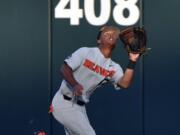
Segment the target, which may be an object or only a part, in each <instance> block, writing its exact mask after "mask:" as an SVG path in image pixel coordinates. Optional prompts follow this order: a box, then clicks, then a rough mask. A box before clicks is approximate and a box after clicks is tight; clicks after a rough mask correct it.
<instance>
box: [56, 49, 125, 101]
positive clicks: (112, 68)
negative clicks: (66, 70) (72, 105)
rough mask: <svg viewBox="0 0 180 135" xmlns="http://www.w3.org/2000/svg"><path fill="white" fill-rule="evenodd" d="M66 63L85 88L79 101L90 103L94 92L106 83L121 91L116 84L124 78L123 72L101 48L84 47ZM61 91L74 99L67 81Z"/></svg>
mask: <svg viewBox="0 0 180 135" xmlns="http://www.w3.org/2000/svg"><path fill="white" fill-rule="evenodd" d="M64 61H65V62H66V63H67V64H68V65H69V66H70V67H71V68H72V70H73V76H74V78H75V79H76V80H77V82H79V83H80V84H81V85H82V86H83V94H82V96H79V97H77V98H78V99H79V100H82V101H84V102H89V98H90V95H91V94H92V93H93V92H94V90H95V89H96V88H97V87H100V86H101V85H102V84H104V83H106V82H111V83H112V84H114V86H115V88H116V89H119V87H117V85H116V84H117V83H118V81H119V79H121V77H122V76H123V70H122V68H121V66H120V65H119V64H117V63H115V62H114V61H112V60H111V58H105V57H104V55H103V54H102V53H101V51H100V50H99V48H97V47H94V48H88V47H82V48H80V49H78V50H77V51H75V52H74V53H73V54H72V55H71V56H69V57H68V58H66V59H65V60H64ZM59 91H60V92H61V93H62V94H64V95H67V96H69V97H73V90H72V88H71V86H70V85H69V84H68V83H67V82H66V81H65V80H63V81H62V84H61V86H60V89H59Z"/></svg>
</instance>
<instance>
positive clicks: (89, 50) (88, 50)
mask: <svg viewBox="0 0 180 135" xmlns="http://www.w3.org/2000/svg"><path fill="white" fill-rule="evenodd" d="M78 50H79V51H83V52H84V53H87V52H95V51H97V47H80V48H79V49H78Z"/></svg>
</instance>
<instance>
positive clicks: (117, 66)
mask: <svg viewBox="0 0 180 135" xmlns="http://www.w3.org/2000/svg"><path fill="white" fill-rule="evenodd" d="M110 66H112V67H115V68H121V66H120V64H119V63H117V62H115V61H113V60H111V64H110Z"/></svg>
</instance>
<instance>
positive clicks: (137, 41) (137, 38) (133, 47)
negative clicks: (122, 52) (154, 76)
mask: <svg viewBox="0 0 180 135" xmlns="http://www.w3.org/2000/svg"><path fill="white" fill-rule="evenodd" d="M119 37H120V39H121V41H122V42H123V43H124V47H125V49H126V51H127V52H128V53H138V54H143V53H145V51H146V32H145V30H144V28H141V27H128V28H125V29H124V30H122V31H121V32H120V35H119Z"/></svg>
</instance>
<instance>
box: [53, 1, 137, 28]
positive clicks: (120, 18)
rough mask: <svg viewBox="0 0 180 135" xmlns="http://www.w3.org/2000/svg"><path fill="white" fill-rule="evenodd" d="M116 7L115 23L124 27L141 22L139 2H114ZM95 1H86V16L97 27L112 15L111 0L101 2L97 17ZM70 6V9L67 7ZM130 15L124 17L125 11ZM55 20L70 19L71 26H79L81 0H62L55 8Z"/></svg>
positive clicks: (114, 10)
mask: <svg viewBox="0 0 180 135" xmlns="http://www.w3.org/2000/svg"><path fill="white" fill-rule="evenodd" d="M114 1H115V3H116V5H115V6H114V8H113V19H114V21H115V22H116V23H117V24H119V25H122V26H128V25H133V24H135V23H136V22H137V21H138V20H139V16H140V13H139V8H138V6H137V5H136V3H137V2H138V0H114ZM94 2H95V0H84V14H85V17H86V20H87V21H88V22H89V23H90V24H91V25H95V26H99V25H104V24H105V23H107V22H108V20H109V19H110V15H111V0H100V15H99V16H96V15H95V11H94V10H95V3H94ZM68 3H69V4H70V8H68V9H67V8H66V6H67V5H68ZM125 9H126V10H128V13H129V15H128V16H127V17H125V16H124V10H125ZM55 18H62V19H63V18H69V19H70V24H71V25H79V20H80V18H83V10H82V9H80V8H79V0H60V1H59V3H58V4H57V6H56V7H55Z"/></svg>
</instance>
